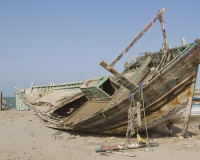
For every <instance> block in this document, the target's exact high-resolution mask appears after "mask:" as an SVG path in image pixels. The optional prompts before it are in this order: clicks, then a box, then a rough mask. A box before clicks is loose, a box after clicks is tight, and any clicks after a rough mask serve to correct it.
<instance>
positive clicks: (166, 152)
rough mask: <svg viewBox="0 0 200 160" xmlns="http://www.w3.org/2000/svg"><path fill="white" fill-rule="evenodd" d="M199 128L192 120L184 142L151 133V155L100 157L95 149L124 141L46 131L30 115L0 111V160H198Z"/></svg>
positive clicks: (141, 151) (197, 120) (134, 151)
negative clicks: (154, 145)
mask: <svg viewBox="0 0 200 160" xmlns="http://www.w3.org/2000/svg"><path fill="white" fill-rule="evenodd" d="M198 125H200V118H199V117H198V118H191V121H190V125H189V132H188V136H187V138H184V139H182V138H178V137H175V136H172V137H169V136H161V135H158V134H154V133H150V139H151V141H153V142H158V143H159V146H158V147H153V148H152V149H153V151H145V148H140V149H131V150H126V151H124V152H125V153H128V154H131V155H135V157H130V156H124V155H120V154H110V153H106V154H103V155H101V154H100V153H96V152H95V149H96V148H97V147H99V146H100V145H108V146H109V145H117V144H120V143H123V142H124V141H125V140H126V138H125V137H116V136H113V137H112V136H102V135H95V134H89V133H77V132H71V131H59V130H55V129H51V128H47V127H45V122H43V121H42V120H41V119H40V118H39V117H38V116H37V115H35V113H34V112H33V111H16V110H8V111H0V128H1V129H0V160H8V159H9V160H63V159H65V160H79V159H80V160H90V159H97V160H101V159H104V160H106V159H107V160H117V159H123V160H126V159H127V160H129V159H137V160H150V159H151V160H152V159H153V160H160V159H162V160H184V159H193V160H199V159H200V130H199V127H198ZM143 138H145V137H144V136H143ZM133 141H135V138H133Z"/></svg>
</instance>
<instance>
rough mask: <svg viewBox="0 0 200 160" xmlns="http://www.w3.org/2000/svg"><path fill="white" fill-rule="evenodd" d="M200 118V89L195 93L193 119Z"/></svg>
mask: <svg viewBox="0 0 200 160" xmlns="http://www.w3.org/2000/svg"><path fill="white" fill-rule="evenodd" d="M196 116H200V89H199V88H198V89H197V90H196V91H195V92H194V97H193V104H192V110H191V117H196Z"/></svg>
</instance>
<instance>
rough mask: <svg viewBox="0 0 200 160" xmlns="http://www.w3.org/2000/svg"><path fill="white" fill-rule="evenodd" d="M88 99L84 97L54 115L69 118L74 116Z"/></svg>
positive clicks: (58, 110)
mask: <svg viewBox="0 0 200 160" xmlns="http://www.w3.org/2000/svg"><path fill="white" fill-rule="evenodd" d="M87 101H88V99H87V98H86V97H85V96H82V97H80V98H78V99H76V100H74V101H73V102H70V103H68V104H66V105H64V106H63V107H61V108H59V109H57V110H56V111H55V112H54V113H53V114H54V115H57V116H61V117H68V116H70V115H71V114H73V113H74V112H75V111H76V110H77V109H79V108H80V107H81V106H83V105H84V104H85V103H86V102H87Z"/></svg>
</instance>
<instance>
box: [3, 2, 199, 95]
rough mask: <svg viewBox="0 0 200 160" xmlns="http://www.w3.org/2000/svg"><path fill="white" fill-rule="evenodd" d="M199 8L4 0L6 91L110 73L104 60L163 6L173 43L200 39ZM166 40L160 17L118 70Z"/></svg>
mask: <svg viewBox="0 0 200 160" xmlns="http://www.w3.org/2000/svg"><path fill="white" fill-rule="evenodd" d="M199 6H200V1H199V0H190V1H188V0H176V1H174V0H162V1H161V0H151V1H145V0H125V1H122V0H109V1H108V0H101V1H97V0H84V1H83V0H73V1H71V0H43V1H41V0H34V1H27V0H1V1H0V19H1V25H0V70H1V78H0V91H2V92H3V96H4V97H10V96H14V92H15V91H16V90H15V88H14V87H18V88H30V85H31V82H34V85H36V86H37V85H47V84H50V82H54V83H66V82H74V81H79V80H87V79H90V78H93V77H98V76H106V75H110V73H109V72H108V71H106V70H105V69H104V68H102V67H101V66H100V65H99V62H100V61H101V60H104V61H105V62H107V63H108V64H109V63H111V62H112V60H113V59H114V58H115V57H116V56H117V55H118V54H119V53H120V52H121V51H122V50H123V49H124V48H125V47H126V46H127V45H128V44H129V43H130V42H131V41H132V40H133V39H134V38H135V37H136V36H137V35H138V33H140V32H141V31H142V29H143V28H144V27H145V26H146V25H147V24H148V23H149V22H150V21H151V20H152V19H153V18H154V17H155V15H156V14H157V12H158V11H159V10H161V9H162V8H163V7H166V8H167V10H166V12H165V13H164V15H163V18H164V20H165V29H166V33H167V38H168V41H169V45H170V46H171V47H176V46H180V45H181V38H185V39H186V42H187V43H192V42H194V40H195V39H196V38H198V37H200V19H199ZM162 43H163V36H162V31H161V27H160V23H159V21H157V22H156V23H155V24H154V25H153V26H152V27H151V28H150V29H149V31H148V32H147V33H146V34H145V35H144V36H143V37H142V38H141V39H140V40H139V41H138V42H137V43H136V44H135V45H134V46H133V47H132V49H130V50H129V52H128V53H127V54H126V55H125V56H124V57H123V58H122V59H121V60H120V61H119V62H118V63H117V64H116V65H115V66H114V68H115V69H117V70H118V71H120V72H122V71H123V66H124V62H125V61H126V60H127V61H128V62H130V55H133V57H134V58H136V57H137V56H139V54H140V53H144V52H146V51H148V52H155V51H158V50H160V48H161V46H162ZM199 70H200V68H199ZM196 85H197V86H200V71H199V73H198V78H197V84H196Z"/></svg>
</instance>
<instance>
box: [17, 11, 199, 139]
mask: <svg viewBox="0 0 200 160" xmlns="http://www.w3.org/2000/svg"><path fill="white" fill-rule="evenodd" d="M164 11H165V8H163V9H162V10H161V11H159V12H158V14H157V15H156V17H155V18H154V19H153V20H152V21H151V22H150V23H149V24H148V25H147V27H145V29H144V30H143V31H142V32H141V33H140V34H139V35H138V36H137V37H136V38H135V39H134V40H133V41H132V42H131V43H130V44H129V45H128V46H127V47H126V48H125V49H124V50H123V51H122V52H121V53H120V54H119V56H117V58H116V59H115V60H114V61H113V62H112V63H111V64H110V65H108V64H107V63H106V62H104V61H101V62H100V65H101V66H102V67H104V68H105V69H107V70H108V71H109V72H111V73H112V74H113V76H103V77H97V78H92V79H90V80H86V81H78V82H73V83H63V84H54V83H51V84H50V85H46V86H34V85H31V87H30V88H29V89H18V92H16V101H17V108H18V109H19V110H24V109H33V110H35V112H36V113H37V114H38V116H40V117H41V118H42V119H43V120H44V121H46V126H48V127H52V128H59V129H72V130H76V131H81V132H93V133H101V134H112V135H124V134H126V133H127V134H131V135H132V134H133V133H134V131H135V130H136V129H137V130H138V131H139V132H140V131H144V130H145V128H146V127H147V128H153V129H160V128H163V127H165V128H166V132H167V131H170V125H171V124H172V123H173V122H174V121H177V120H178V121H179V120H181V121H183V130H182V132H181V134H182V135H183V134H184V133H185V131H186V130H187V126H188V122H189V117H190V113H191V106H192V98H193V94H194V88H195V83H196V77H197V71H198V65H199V63H200V39H196V40H195V41H194V42H193V43H190V44H186V43H185V41H184V40H183V44H182V46H179V47H174V48H170V47H169V46H168V42H167V37H166V32H165V29H164V23H163V19H162V14H163V13H164ZM157 19H159V21H160V22H161V27H162V31H163V36H164V44H163V47H162V49H161V50H159V51H158V52H155V53H150V52H145V53H144V55H143V56H140V57H137V59H136V62H133V61H131V63H126V64H125V65H124V71H123V72H122V73H119V72H118V71H116V70H115V69H114V68H113V66H114V65H115V63H116V62H117V61H118V60H119V59H121V58H122V56H123V55H125V54H126V52H127V51H128V50H129V49H130V48H131V47H132V46H133V45H134V44H135V43H136V42H137V41H138V40H139V39H140V38H141V36H142V35H144V33H145V32H146V31H147V30H148V29H149V28H150V27H151V26H152V25H153V24H154V23H155V21H156V20H157Z"/></svg>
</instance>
